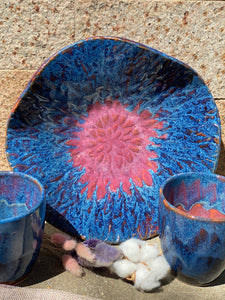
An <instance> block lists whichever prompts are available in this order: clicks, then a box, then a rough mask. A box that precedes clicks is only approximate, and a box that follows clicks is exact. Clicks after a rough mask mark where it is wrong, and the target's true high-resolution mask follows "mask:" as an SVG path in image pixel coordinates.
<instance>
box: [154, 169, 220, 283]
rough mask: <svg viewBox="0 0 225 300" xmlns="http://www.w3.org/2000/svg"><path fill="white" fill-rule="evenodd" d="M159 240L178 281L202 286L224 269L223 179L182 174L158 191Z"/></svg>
mask: <svg viewBox="0 0 225 300" xmlns="http://www.w3.org/2000/svg"><path fill="white" fill-rule="evenodd" d="M159 237H160V241H161V247H162V251H163V254H164V256H165V258H166V259H167V261H168V263H169V264H170V267H171V269H172V270H173V271H174V272H175V273H176V274H177V277H178V279H181V280H184V281H186V282H188V283H191V284H196V285H204V284H207V283H209V282H211V281H213V280H214V279H216V278H217V277H218V276H219V275H220V274H221V273H222V272H223V270H224V269H225V177H222V176H219V175H216V174H211V173H183V174H178V175H175V176H172V177H170V178H169V179H167V180H166V181H165V182H164V183H163V185H162V186H161V188H160V202H159Z"/></svg>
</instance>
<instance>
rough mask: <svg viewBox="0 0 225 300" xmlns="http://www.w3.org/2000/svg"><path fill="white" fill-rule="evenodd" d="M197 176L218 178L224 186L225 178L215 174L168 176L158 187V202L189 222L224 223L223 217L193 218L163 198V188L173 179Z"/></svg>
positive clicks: (199, 173)
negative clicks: (189, 220)
mask: <svg viewBox="0 0 225 300" xmlns="http://www.w3.org/2000/svg"><path fill="white" fill-rule="evenodd" d="M197 176H204V177H205V178H207V177H208V178H218V179H220V180H222V181H224V184H225V176H222V175H219V174H215V173H210V172H207V173H205V172H186V173H179V174H175V175H172V176H170V177H169V178H167V179H166V180H165V181H164V182H163V183H162V184H161V186H160V190H159V198H160V202H161V201H162V204H163V205H164V206H165V207H166V209H168V210H170V211H173V212H174V213H175V214H177V215H182V216H183V217H185V218H188V219H191V220H195V221H199V222H204V223H225V217H224V218H204V217H199V216H194V215H191V214H190V213H188V212H185V211H182V210H181V209H179V208H176V207H175V206H174V205H172V204H171V203H170V202H169V201H168V200H167V199H166V197H165V196H164V194H163V189H164V187H165V186H166V185H167V184H168V183H169V182H171V181H173V180H174V179H177V178H179V177H183V178H185V177H193V178H194V177H196V178H197Z"/></svg>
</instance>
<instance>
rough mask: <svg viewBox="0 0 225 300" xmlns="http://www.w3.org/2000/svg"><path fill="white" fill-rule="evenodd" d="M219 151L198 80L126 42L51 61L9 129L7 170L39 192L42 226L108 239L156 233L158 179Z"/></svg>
mask: <svg viewBox="0 0 225 300" xmlns="http://www.w3.org/2000/svg"><path fill="white" fill-rule="evenodd" d="M219 150H220V119H219V114H218V110H217V107H216V104H215V101H214V99H213V97H212V95H211V93H210V91H209V90H208V88H207V86H206V85H205V84H204V81H203V80H202V79H201V78H200V77H199V75H198V74H197V73H196V72H195V71H194V70H193V69H191V68H190V67H188V66H187V65H185V64H184V63H182V62H180V61H178V60H176V59H174V58H171V57H169V56H167V55H165V54H163V53H161V52H159V51H157V50H154V49H152V48H150V47H147V46H144V45H142V44H139V43H135V42H133V41H128V40H126V39H122V38H112V37H108V38H107V37H95V38H89V39H87V40H83V41H79V42H77V43H75V44H72V45H69V46H67V47H66V48H64V49H62V50H60V51H58V52H57V53H56V54H55V55H53V56H51V57H50V58H49V59H48V60H47V61H46V62H45V63H44V64H43V65H42V66H41V67H40V68H39V69H38V71H37V72H36V74H35V75H34V76H33V77H32V78H31V81H30V82H29V84H28V86H27V87H26V89H25V90H24V92H23V93H22V95H21V96H20V97H19V99H18V102H17V103H16V105H15V107H14V108H13V111H12V113H11V115H10V118H9V121H8V126H7V142H6V152H7V157H8V160H9V162H10V165H11V166H12V168H13V170H15V171H20V172H24V173H26V174H30V175H33V176H35V178H37V179H38V180H39V181H40V182H41V183H42V184H43V186H44V187H45V191H46V202H47V214H46V219H47V221H48V222H50V223H51V224H53V225H54V226H56V227H59V228H60V229H62V230H63V231H66V232H68V233H71V234H73V233H76V232H75V231H77V232H78V233H79V234H80V235H82V236H83V237H85V238H86V239H90V238H98V239H101V240H104V241H109V242H113V243H116V242H121V241H124V240H126V239H129V238H130V237H137V238H140V239H146V238H149V237H152V236H154V235H156V234H157V233H158V201H159V200H158V194H159V193H158V191H159V187H160V185H161V183H162V182H163V181H164V180H165V179H166V178H168V177H169V176H171V175H172V174H177V173H181V172H188V171H202V172H211V171H214V170H215V168H216V165H217V161H218V155H219ZM69 225H71V226H69ZM74 229H75V230H74Z"/></svg>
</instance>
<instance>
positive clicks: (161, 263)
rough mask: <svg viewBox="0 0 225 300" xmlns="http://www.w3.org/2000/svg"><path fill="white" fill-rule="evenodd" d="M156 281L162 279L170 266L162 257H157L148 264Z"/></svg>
mask: <svg viewBox="0 0 225 300" xmlns="http://www.w3.org/2000/svg"><path fill="white" fill-rule="evenodd" d="M148 265H149V267H150V269H151V270H152V272H153V273H154V275H155V278H156V279H157V280H160V279H163V278H164V277H165V276H166V275H167V273H168V272H169V270H170V266H169V264H168V262H167V261H166V259H165V257H164V256H162V255H159V256H157V257H156V258H155V259H153V260H151V262H150V263H149V264H148Z"/></svg>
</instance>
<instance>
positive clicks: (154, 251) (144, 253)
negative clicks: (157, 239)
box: [139, 242, 159, 263]
mask: <svg viewBox="0 0 225 300" xmlns="http://www.w3.org/2000/svg"><path fill="white" fill-rule="evenodd" d="M158 255H159V248H158V245H157V244H150V243H148V242H145V243H144V244H143V246H142V247H141V250H140V258H139V259H140V262H145V263H148V262H149V261H150V260H151V259H153V258H156V257H157V256H158Z"/></svg>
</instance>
